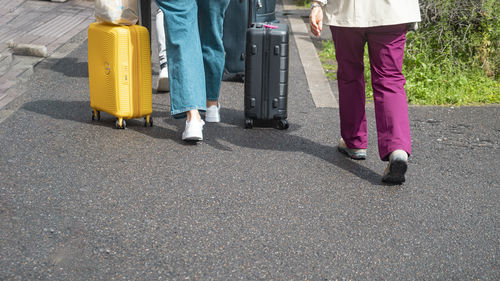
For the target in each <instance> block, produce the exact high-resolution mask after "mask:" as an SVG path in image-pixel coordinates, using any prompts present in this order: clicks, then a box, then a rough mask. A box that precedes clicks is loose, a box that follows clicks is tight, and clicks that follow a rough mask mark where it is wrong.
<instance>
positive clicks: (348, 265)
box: [0, 34, 500, 280]
mask: <svg viewBox="0 0 500 281" xmlns="http://www.w3.org/2000/svg"><path fill="white" fill-rule="evenodd" d="M79 36H84V34H83V35H82V34H80V35H79ZM291 44H292V45H291V50H290V52H291V56H290V86H289V122H290V129H289V130H287V131H279V130H275V129H271V128H256V129H252V130H245V129H243V111H242V108H243V84H241V83H237V82H224V83H223V87H222V94H221V104H222V112H221V114H222V122H221V123H219V124H207V125H206V127H205V131H204V133H205V135H204V137H205V141H203V142H201V143H199V144H198V145H186V144H184V143H182V142H181V141H180V136H181V133H182V130H183V122H184V121H182V120H175V119H173V118H171V117H170V116H169V99H168V95H167V94H159V93H155V94H154V97H153V108H154V113H153V116H154V122H155V126H154V127H152V128H145V127H143V126H142V122H141V121H140V120H137V121H130V122H128V128H127V129H126V130H116V129H114V118H113V117H112V116H110V115H106V114H103V116H102V117H103V119H102V120H101V121H94V122H93V121H91V110H90V107H89V90H88V73H87V47H86V42H85V43H84V44H82V45H81V46H80V47H79V48H77V49H76V50H75V51H74V52H72V53H71V54H70V55H68V56H67V57H66V58H64V59H62V60H60V61H52V60H50V59H49V60H46V61H44V62H43V63H42V64H40V65H38V66H37V67H36V68H35V73H34V76H33V77H32V79H31V80H30V81H29V82H28V84H27V85H26V86H27V88H28V89H29V90H28V92H27V93H25V94H24V95H22V96H21V97H19V98H18V99H16V100H15V101H14V102H12V103H11V104H10V105H9V106H7V108H5V110H6V112H10V113H11V114H10V115H9V116H8V117H6V118H5V119H4V120H3V121H2V122H1V123H0V163H2V164H1V165H0V178H1V181H0V186H1V187H0V237H1V240H0V246H1V251H0V279H1V280H117V279H123V280H158V279H160V277H161V278H162V279H167V280H175V279H197V280H232V279H243V280H262V279H265V280H271V279H281V280H336V279H345V280H377V279H388V280H419V279H421V280H450V279H451V280H479V279H480V280H499V279H500V273H499V259H498V254H499V240H500V235H499V198H498V195H499V188H500V185H499V179H500V175H499V170H500V160H499V158H497V157H496V153H498V151H499V147H500V118H499V117H500V107H498V106H489V107H486V106H485V107H461V108H451V107H410V118H411V129H412V135H413V151H414V153H413V155H412V157H411V158H410V164H409V171H408V173H407V182H406V183H405V184H403V185H392V186H391V185H384V184H382V183H381V182H380V178H381V174H382V172H383V170H384V168H385V163H383V162H381V161H380V160H379V158H378V152H377V148H376V147H377V146H376V134H375V133H376V131H375V122H374V115H373V106H372V105H369V106H368V120H369V128H368V129H369V151H368V159H367V160H365V161H352V160H349V159H346V158H345V157H343V155H341V154H339V153H338V152H337V148H336V144H337V142H338V139H339V137H340V135H339V128H338V124H339V120H338V112H337V110H336V109H329V108H316V107H315V106H314V104H313V101H312V99H311V97H310V95H309V93H308V89H307V82H306V80H305V77H304V72H303V70H302V67H301V63H300V61H299V59H298V55H297V50H296V48H295V44H294V42H293V41H292V42H291ZM156 65H157V64H156V63H155V66H156Z"/></svg>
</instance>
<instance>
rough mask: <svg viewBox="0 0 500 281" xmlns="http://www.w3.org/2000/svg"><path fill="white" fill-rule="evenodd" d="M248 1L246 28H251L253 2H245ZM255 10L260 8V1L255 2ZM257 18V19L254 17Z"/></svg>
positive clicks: (251, 0)
mask: <svg viewBox="0 0 500 281" xmlns="http://www.w3.org/2000/svg"><path fill="white" fill-rule="evenodd" d="M247 1H248V27H251V26H252V23H253V8H254V4H253V3H254V1H255V0H247ZM257 8H258V9H260V8H262V0H257ZM256 18H257V17H256Z"/></svg>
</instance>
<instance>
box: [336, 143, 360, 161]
mask: <svg viewBox="0 0 500 281" xmlns="http://www.w3.org/2000/svg"><path fill="white" fill-rule="evenodd" d="M337 149H338V151H339V152H340V153H343V154H345V155H347V156H349V157H350V158H351V159H353V160H365V159H366V154H364V153H363V154H356V153H351V152H350V151H349V150H347V149H346V148H343V147H340V146H337Z"/></svg>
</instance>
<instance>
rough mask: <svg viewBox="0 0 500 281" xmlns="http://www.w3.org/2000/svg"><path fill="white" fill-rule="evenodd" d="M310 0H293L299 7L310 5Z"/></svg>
mask: <svg viewBox="0 0 500 281" xmlns="http://www.w3.org/2000/svg"><path fill="white" fill-rule="evenodd" d="M311 2H312V1H311V0H295V5H296V6H297V7H301V8H309V7H311Z"/></svg>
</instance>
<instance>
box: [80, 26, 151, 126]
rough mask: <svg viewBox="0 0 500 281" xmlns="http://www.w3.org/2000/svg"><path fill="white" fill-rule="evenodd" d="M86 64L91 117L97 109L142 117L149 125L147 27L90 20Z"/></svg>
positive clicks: (125, 116)
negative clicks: (92, 21) (87, 66)
mask: <svg viewBox="0 0 500 281" xmlns="http://www.w3.org/2000/svg"><path fill="white" fill-rule="evenodd" d="M88 65H89V86H90V107H91V108H92V120H94V119H97V120H100V118H101V114H100V111H104V112H107V113H109V114H111V115H114V116H116V117H117V118H118V119H117V120H116V123H115V126H116V128H121V129H124V128H125V127H126V126H127V124H126V121H125V120H124V119H132V118H140V117H144V125H145V126H146V127H147V126H152V125H153V119H152V118H151V113H152V112H153V106H152V87H151V52H150V46H149V33H148V30H147V29H146V28H145V27H143V26H140V25H131V26H120V25H112V24H106V23H92V24H90V26H89V29H88Z"/></svg>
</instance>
